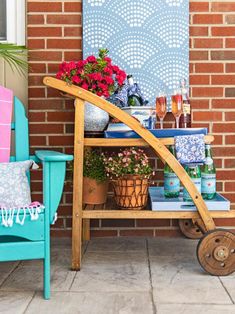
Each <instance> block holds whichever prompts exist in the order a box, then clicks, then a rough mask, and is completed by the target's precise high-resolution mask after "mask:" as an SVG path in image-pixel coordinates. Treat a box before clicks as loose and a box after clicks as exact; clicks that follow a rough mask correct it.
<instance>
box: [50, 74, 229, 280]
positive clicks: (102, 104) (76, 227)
mask: <svg viewBox="0 0 235 314" xmlns="http://www.w3.org/2000/svg"><path fill="white" fill-rule="evenodd" d="M44 84H45V85H47V86H49V87H52V88H55V89H58V90H59V91H61V92H63V93H65V94H68V95H69V96H70V97H73V98H75V137H74V181H73V224H72V269H74V270H79V269H80V268H81V253H82V252H81V247H82V238H83V239H85V240H89V238H90V231H89V228H90V224H89V221H90V219H166V218H171V219H179V221H180V222H179V226H180V229H181V230H182V232H183V233H184V234H185V235H186V236H188V237H190V238H200V240H199V243H198V246H197V257H198V261H199V263H200V264H201V266H202V267H203V268H204V269H205V270H206V271H207V272H208V273H210V274H212V275H220V276H223V275H229V274H231V273H232V272H234V271H235V234H234V233H232V232H230V231H229V230H226V229H216V226H215V223H214V220H213V218H235V210H230V211H209V210H208V208H207V206H206V204H205V202H204V200H203V198H202V197H201V195H200V194H199V193H198V190H197V189H196V187H195V185H194V184H193V183H192V181H191V179H190V177H189V176H188V174H187V173H186V171H185V170H184V168H183V167H182V166H181V165H180V163H179V162H178V161H177V160H176V158H175V157H174V156H173V155H172V154H171V153H170V152H169V150H168V149H167V147H166V145H171V144H173V143H174V139H173V138H164V139H158V138H156V137H155V136H154V135H153V134H151V133H150V132H149V131H148V130H146V129H145V128H143V127H142V126H141V124H140V123H139V122H138V121H137V120H135V119H134V118H132V117H131V116H130V115H128V114H127V113H125V112H123V111H122V110H121V109H119V108H117V107H116V106H115V105H113V104H111V103H109V102H107V101H106V100H104V99H102V98H100V97H98V96H96V95H94V94H92V93H90V92H88V91H86V90H84V89H82V88H79V87H77V86H75V85H68V84H67V83H65V82H64V81H61V80H57V79H55V78H51V77H45V78H44ZM85 101H88V102H90V103H92V104H93V105H95V106H97V107H99V108H100V109H103V110H105V111H107V112H108V113H109V114H110V115H111V116H112V117H114V118H118V119H119V120H120V121H121V122H123V123H125V124H126V125H127V126H129V127H130V128H131V129H132V130H134V131H135V132H136V133H137V134H138V135H139V136H140V137H141V138H140V139H121V140H120V139H106V138H84V102H85ZM204 139H205V142H206V143H210V142H212V141H213V136H211V135H208V136H205V138H204ZM85 146H88V147H93V146H97V147H102V146H113V147H114V146H116V147H120V146H150V147H151V148H152V149H153V150H154V151H155V152H156V155H157V156H158V157H159V158H160V159H161V160H163V161H164V162H166V163H167V164H169V165H170V166H171V168H172V169H173V171H174V172H175V173H176V175H177V176H178V177H179V179H180V181H181V183H182V184H183V186H184V187H185V188H186V189H187V191H188V192H189V194H190V196H191V197H192V199H193V202H194V203H195V206H196V207H197V211H196V212H192V211H180V212H176V211H168V212H160V211H159V212H158V211H151V210H150V209H145V210H140V211H138V210H118V209H116V208H115V207H113V204H112V203H113V202H112V199H111V200H109V201H108V202H107V204H106V206H105V208H104V209H97V208H90V207H89V208H87V207H84V206H83V202H82V194H83V191H82V187H83V152H84V147H85Z"/></svg>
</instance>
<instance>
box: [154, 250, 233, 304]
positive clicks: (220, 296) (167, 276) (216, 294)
mask: <svg viewBox="0 0 235 314" xmlns="http://www.w3.org/2000/svg"><path fill="white" fill-rule="evenodd" d="M195 262H196V261H195V260H194V259H193V258H189V259H187V258H185V259H184V258H183V257H180V256H177V257H175V256H172V257H168V258H166V257H164V256H161V257H156V256H154V257H153V256H152V257H151V259H150V265H151V274H152V284H153V295H154V300H155V302H160V303H198V302H201V303H205V304H206V303H214V304H231V303H232V302H231V300H230V298H229V296H228V294H227V293H226V291H225V289H224V288H223V286H222V285H221V282H220V281H219V278H218V277H213V276H210V275H207V274H206V273H205V272H203V271H200V269H199V265H198V266H196V264H195Z"/></svg>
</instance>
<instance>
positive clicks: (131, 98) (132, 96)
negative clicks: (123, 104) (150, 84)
mask: <svg viewBox="0 0 235 314" xmlns="http://www.w3.org/2000/svg"><path fill="white" fill-rule="evenodd" d="M127 82H128V106H130V107H133V106H143V101H142V98H141V97H140V96H139V95H138V86H137V84H136V83H134V80H133V76H132V75H128V76H127Z"/></svg>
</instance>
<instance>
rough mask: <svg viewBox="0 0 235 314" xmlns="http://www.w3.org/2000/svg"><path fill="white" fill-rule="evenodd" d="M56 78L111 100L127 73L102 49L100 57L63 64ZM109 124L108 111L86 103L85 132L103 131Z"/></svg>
mask: <svg viewBox="0 0 235 314" xmlns="http://www.w3.org/2000/svg"><path fill="white" fill-rule="evenodd" d="M56 77H57V78H58V79H61V80H63V81H65V82H67V83H68V84H74V85H77V86H79V87H81V88H84V89H86V90H88V91H90V92H92V93H94V94H96V95H98V96H100V97H104V98H109V97H110V96H111V95H112V94H113V93H114V92H115V91H116V90H117V89H118V88H120V87H121V86H122V85H123V83H124V81H125V79H126V73H125V72H124V71H122V70H121V69H120V68H119V67H118V66H116V65H114V64H113V63H112V60H111V59H110V58H109V57H108V50H107V49H100V50H99V56H98V57H95V56H93V55H92V56H89V57H87V58H86V59H85V60H81V61H78V62H74V61H72V62H63V63H62V64H61V65H60V68H59V72H58V73H57V74H56ZM108 122H109V115H108V113H107V112H106V111H103V110H101V109H99V108H98V107H96V106H93V105H92V104H90V103H88V102H86V103H85V131H89V132H97V131H103V130H104V129H105V127H106V125H107V124H108Z"/></svg>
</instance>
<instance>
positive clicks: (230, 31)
mask: <svg viewBox="0 0 235 314" xmlns="http://www.w3.org/2000/svg"><path fill="white" fill-rule="evenodd" d="M211 33H212V36H234V33H235V27H232V26H225V27H215V26H214V27H212V28H211Z"/></svg>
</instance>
